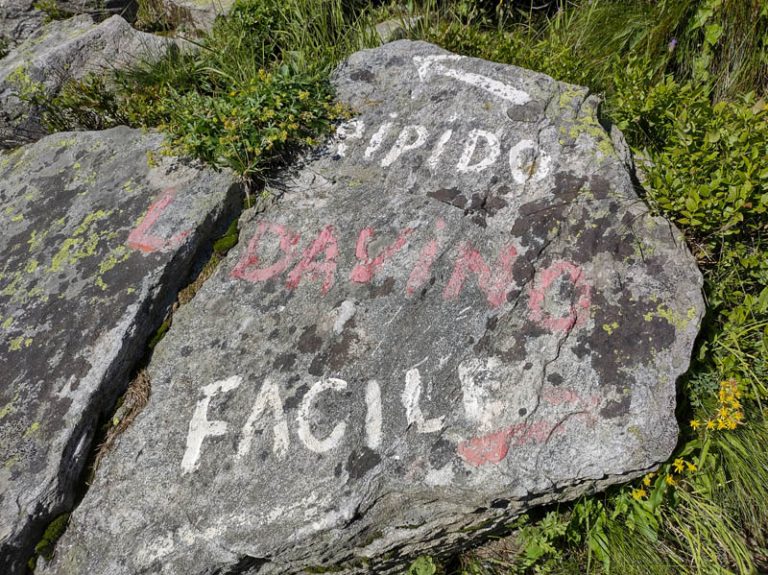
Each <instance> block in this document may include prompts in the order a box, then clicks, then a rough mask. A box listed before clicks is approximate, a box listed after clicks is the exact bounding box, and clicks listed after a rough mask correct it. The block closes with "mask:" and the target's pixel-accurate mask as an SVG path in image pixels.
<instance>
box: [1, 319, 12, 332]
mask: <svg viewBox="0 0 768 575" xmlns="http://www.w3.org/2000/svg"><path fill="white" fill-rule="evenodd" d="M12 325H13V318H12V317H9V318H6V320H5V321H4V322H3V329H6V330H7V329H11V326H12Z"/></svg>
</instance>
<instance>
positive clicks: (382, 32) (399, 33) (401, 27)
mask: <svg viewBox="0 0 768 575" xmlns="http://www.w3.org/2000/svg"><path fill="white" fill-rule="evenodd" d="M421 20H422V17H421V16H414V17H409V18H390V19H389V20H384V21H383V22H379V23H378V24H376V34H378V36H379V39H380V40H381V43H382V44H386V43H387V42H393V41H395V40H402V39H404V38H406V37H407V36H408V32H410V31H411V30H413V29H414V28H415V27H416V26H417V25H418V24H419V22H421Z"/></svg>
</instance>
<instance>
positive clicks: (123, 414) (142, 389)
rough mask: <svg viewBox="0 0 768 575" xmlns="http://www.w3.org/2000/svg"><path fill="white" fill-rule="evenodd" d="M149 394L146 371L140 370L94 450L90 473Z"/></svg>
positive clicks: (97, 465) (143, 404)
mask: <svg viewBox="0 0 768 575" xmlns="http://www.w3.org/2000/svg"><path fill="white" fill-rule="evenodd" d="M150 393H151V383H150V380H149V374H148V373H147V370H146V369H142V370H141V371H139V373H138V374H136V377H135V378H134V379H133V381H131V383H130V384H129V385H128V389H127V391H126V392H125V395H124V396H123V398H122V402H121V403H120V407H118V409H117V411H116V412H115V415H114V417H113V418H112V421H111V422H110V427H109V429H108V430H107V433H106V435H105V437H104V441H102V442H101V443H100V444H99V447H98V448H97V450H96V456H95V458H94V461H93V468H92V473H95V471H96V470H97V469H98V468H99V465H100V464H101V461H102V459H104V457H105V456H106V455H107V453H109V452H110V450H111V449H112V447H114V445H115V442H116V441H117V438H118V437H119V436H120V435H121V434H122V433H123V432H124V431H125V430H126V429H128V426H130V425H131V423H132V422H133V420H134V419H136V416H138V415H139V413H141V411H142V409H144V406H146V405H147V402H148V401H149V396H150Z"/></svg>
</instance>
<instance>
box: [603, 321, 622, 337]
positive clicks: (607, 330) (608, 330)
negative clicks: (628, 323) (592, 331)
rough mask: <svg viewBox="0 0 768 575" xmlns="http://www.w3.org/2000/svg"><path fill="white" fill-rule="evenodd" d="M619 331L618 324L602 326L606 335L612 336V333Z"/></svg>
mask: <svg viewBox="0 0 768 575" xmlns="http://www.w3.org/2000/svg"><path fill="white" fill-rule="evenodd" d="M617 329H619V322H617V321H615V322H613V323H611V324H607V323H604V324H603V331H604V332H605V333H607V334H608V335H612V334H613V332H614V331H616V330H617Z"/></svg>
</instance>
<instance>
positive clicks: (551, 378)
mask: <svg viewBox="0 0 768 575" xmlns="http://www.w3.org/2000/svg"><path fill="white" fill-rule="evenodd" d="M547 381H548V382H549V383H551V384H552V385H554V386H558V385H562V383H563V376H562V375H560V374H559V373H550V374H549V375H548V376H547Z"/></svg>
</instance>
